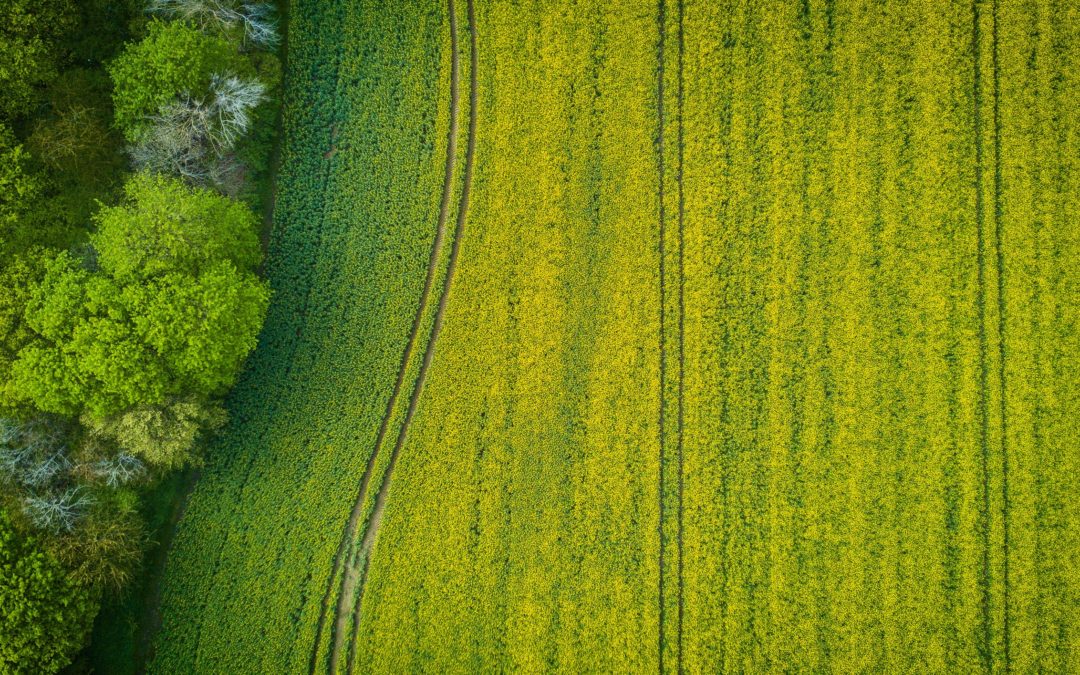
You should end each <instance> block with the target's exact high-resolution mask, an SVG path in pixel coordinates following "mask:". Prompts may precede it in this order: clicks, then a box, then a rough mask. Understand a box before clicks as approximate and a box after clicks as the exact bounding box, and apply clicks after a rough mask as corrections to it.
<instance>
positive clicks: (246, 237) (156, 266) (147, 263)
mask: <svg viewBox="0 0 1080 675" xmlns="http://www.w3.org/2000/svg"><path fill="white" fill-rule="evenodd" d="M124 194H125V200H124V201H123V202H122V203H121V204H119V205H117V206H112V207H105V208H103V209H101V211H99V212H98V215H97V216H96V217H95V219H94V220H95V222H96V224H97V227H98V230H97V233H96V234H94V235H93V236H92V237H91V242H92V244H93V246H94V248H95V250H96V251H97V256H98V257H97V259H98V264H99V265H100V266H101V269H102V270H104V271H105V272H106V273H107V274H109V275H110V276H111V277H113V278H114V279H117V280H119V281H129V280H133V279H145V278H149V277H152V276H155V275H158V274H162V273H166V272H184V273H186V274H198V273H199V272H200V271H202V270H205V269H207V268H209V267H212V266H214V265H216V264H218V263H220V262H222V261H229V262H231V263H232V264H233V265H234V266H235V267H236V268H237V269H239V270H244V271H250V270H253V269H254V268H255V267H256V266H257V265H258V264H259V262H260V261H261V260H262V249H261V248H260V245H259V238H258V233H257V226H258V225H257V220H256V217H255V214H254V213H252V211H251V209H250V208H248V207H247V206H245V205H244V204H242V203H240V202H236V201H233V200H231V199H228V198H226V197H223V196H221V195H219V194H217V193H215V192H212V191H210V190H206V189H199V188H190V187H188V186H186V185H184V183H182V182H180V181H178V180H175V179H170V178H165V177H163V176H154V175H150V174H138V175H136V176H135V177H134V178H132V179H131V180H130V181H129V182H128V183H127V185H126V186H125V188H124Z"/></svg>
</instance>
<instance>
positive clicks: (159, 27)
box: [109, 21, 244, 141]
mask: <svg viewBox="0 0 1080 675" xmlns="http://www.w3.org/2000/svg"><path fill="white" fill-rule="evenodd" d="M243 63H244V61H243V60H242V59H241V58H240V57H239V55H238V54H237V51H236V48H235V47H234V46H233V45H232V44H230V43H229V41H228V40H226V39H224V38H220V37H217V36H213V35H207V34H205V33H203V32H202V31H200V30H199V29H197V28H195V27H193V26H189V25H187V24H185V23H182V22H179V21H174V22H169V23H165V22H161V21H154V22H152V23H151V24H150V26H149V32H148V34H147V36H146V37H145V38H144V39H143V40H141V41H139V42H137V43H134V44H132V45H130V46H129V47H128V48H127V49H125V50H124V52H123V53H122V54H121V55H120V56H119V57H117V59H116V60H115V61H113V62H112V63H111V64H110V66H109V76H110V77H111V78H112V80H113V82H114V84H115V88H114V89H113V106H114V110H115V120H116V126H117V127H119V128H120V129H121V130H122V131H123V132H124V136H125V137H126V138H127V139H128V140H129V141H135V140H138V138H139V136H140V134H141V133H142V132H143V131H145V129H146V127H147V126H148V118H149V117H150V116H152V115H153V114H154V113H156V112H157V111H158V109H159V108H160V107H161V106H163V105H165V104H168V103H169V102H170V101H172V100H174V99H175V98H176V97H177V96H180V95H181V94H191V95H195V96H199V95H202V94H205V93H206V92H207V91H208V90H209V88H210V80H211V77H212V76H213V75H214V74H215V73H221V72H229V71H231V70H235V69H238V68H240V67H241V66H242V64H243Z"/></svg>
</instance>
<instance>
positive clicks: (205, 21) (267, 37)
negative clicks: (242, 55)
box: [146, 0, 280, 49]
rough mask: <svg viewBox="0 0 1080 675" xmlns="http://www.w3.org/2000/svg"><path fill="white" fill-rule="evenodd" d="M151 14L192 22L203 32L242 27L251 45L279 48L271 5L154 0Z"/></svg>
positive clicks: (149, 8) (230, 0)
mask: <svg viewBox="0 0 1080 675" xmlns="http://www.w3.org/2000/svg"><path fill="white" fill-rule="evenodd" d="M146 10H147V11H148V12H150V13H151V14H156V15H158V16H165V17H168V18H173V19H181V20H183V21H188V22H191V23H193V24H195V25H197V26H199V27H200V28H202V29H203V30H224V31H229V30H234V29H237V28H239V29H240V30H241V31H242V33H243V40H244V42H245V43H247V44H251V45H255V46H257V47H263V48H266V49H272V48H274V47H276V46H277V44H278V42H279V41H280V38H279V37H278V30H277V19H276V18H275V17H274V7H273V5H271V4H270V3H267V2H241V1H239V0H150V1H149V2H148V3H147V8H146Z"/></svg>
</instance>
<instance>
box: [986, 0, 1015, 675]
mask: <svg viewBox="0 0 1080 675" xmlns="http://www.w3.org/2000/svg"><path fill="white" fill-rule="evenodd" d="M992 11H993V23H992V24H991V25H992V26H993V31H992V35H991V43H992V49H993V52H992V54H991V63H992V64H993V71H994V73H993V88H994V98H993V114H992V116H993V127H994V252H995V258H996V259H995V263H996V264H997V310H998V325H997V329H998V336H997V337H998V354H997V356H998V386H999V387H1000V391H999V397H998V403H999V409H998V425H999V427H1000V428H999V432H1000V434H1001V448H1000V451H1001V492H1002V495H1001V497H1002V501H1001V508H1002V522H1001V528H1002V538H1003V540H1002V545H1003V548H1004V556H1003V560H1002V570H1001V571H1002V589H1003V597H1002V603H1003V605H1004V616H1003V618H1002V620H1003V624H1002V641H1003V646H1004V650H1005V654H1004V657H1005V672H1006V673H1008V672H1009V671H1010V670H1011V669H1012V645H1011V642H1012V636H1011V633H1012V630H1011V625H1010V617H1009V612H1010V609H1011V608H1010V602H1009V582H1010V580H1009V510H1010V508H1009V449H1008V442H1009V434H1008V430H1009V428H1008V425H1007V420H1006V411H1007V408H1008V401H1007V400H1006V398H1005V394H1006V381H1005V377H1006V372H1005V331H1006V325H1005V251H1004V248H1003V246H1002V236H1003V231H1002V228H1003V221H1004V212H1003V208H1002V204H1001V191H1002V176H1001V82H1000V72H1001V66H1000V64H999V62H998V60H999V51H1000V46H999V45H1000V43H999V41H998V0H993V5H992Z"/></svg>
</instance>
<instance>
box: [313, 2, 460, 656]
mask: <svg viewBox="0 0 1080 675" xmlns="http://www.w3.org/2000/svg"><path fill="white" fill-rule="evenodd" d="M466 4H467V8H468V10H467V11H468V20H469V131H468V133H469V136H468V141H467V145H466V148H465V172H464V175H463V178H462V188H461V200H460V202H459V203H458V213H457V223H456V225H455V227H454V239H453V242H452V243H451V245H450V259H449V261H448V262H447V266H446V279H445V281H444V282H443V287H442V292H441V294H440V295H439V305H438V307H437V308H436V310H435V318H434V321H433V323H432V326H431V335H430V337H429V338H428V341H427V347H426V349H425V350H424V360H423V361H422V362H421V363H420V371H419V372H418V373H417V376H416V382H415V384H414V385H413V390H412V394H411V396H410V397H409V407H408V409H407V410H406V412H405V419H404V420H403V421H402V423H401V429H400V430H399V432H398V436H397V441H396V442H395V443H394V450H393V452H392V453H391V454H390V461H389V464H387V467H386V473H385V474H383V480H382V484H381V485H380V486H379V492H378V493H377V494H376V496H375V505H374V508H373V509H372V511H371V518H370V520H369V521H368V525H367V527H366V528H365V530H364V537H363V539H362V541H361V543H360V549H359V551H358V553H357V555H356V557H355V558H354V561H353V565H352V566H350V569H349V570H348V572H347V576H349V577H351V578H352V580H353V583H354V584H358V586H357V588H356V592H355V599H354V600H353V603H354V604H353V610H352V625H353V632H352V639H351V640H350V642H349V655H348V656H349V658H348V662H347V664H346V668H347V672H349V673H352V670H353V662H354V660H355V655H356V643H357V640H358V636H359V628H360V615H361V610H362V607H363V602H364V588H365V582H366V581H367V570H368V564H369V563H370V561H371V555H372V551H373V549H374V547H375V539H376V537H377V536H378V534H379V526H380V525H381V524H382V518H383V512H384V511H385V510H386V499H387V495H388V494H389V492H390V483H391V480H392V478H393V473H394V467H395V466H396V465H397V460H398V457H399V456H400V454H401V449H402V447H404V445H405V439H406V437H407V436H408V433H409V425H410V424H411V423H412V420H413V417H414V416H415V414H416V408H417V406H418V404H419V402H420V395H421V394H422V393H423V390H424V382H425V380H426V379H427V374H428V371H429V370H430V369H431V362H432V361H433V360H434V357H435V344H436V342H438V339H439V333H440V332H441V331H442V326H443V320H444V318H445V316H446V308H447V306H448V305H449V302H450V287H451V286H452V285H453V281H454V272H455V271H456V270H457V261H458V255H459V254H460V252H461V240H462V236H463V235H464V233H465V220H466V217H467V215H468V211H469V193H470V191H471V188H472V174H473V167H474V165H475V156H476V118H477V114H476V105H477V100H478V93H477V74H476V71H477V67H478V61H479V57H478V54H477V49H476V14H475V9H474V7H473V0H467V3H466ZM449 11H450V17H451V22H450V23H451V29H450V30H451V33H452V35H453V37H452V45H453V47H452V48H453V49H454V60H455V62H456V61H457V58H458V57H457V32H456V26H457V20H456V14H455V8H454V0H449ZM454 72H455V73H457V72H458V70H457V68H455V69H454ZM454 91H455V94H456V93H457V91H458V87H457V86H456V85H455V86H454ZM457 100H458V97H457V96H456V95H455V97H454V101H455V107H456V106H457ZM353 595H354V593H352V592H350V593H344V592H343V593H342V594H341V596H340V597H341V598H342V599H344V598H347V597H351V596H353ZM346 610H347V607H346V605H345V604H344V602H339V603H338V616H337V620H336V623H337V625H338V627H339V628H340V629H342V630H339V631H338V632H337V633H336V636H340V637H335V641H334V648H333V652H331V662H332V665H333V664H336V657H338V656H339V655H340V648H341V647H340V645H341V642H342V640H343V639H344V634H343V629H344V627H345V624H346V621H347V619H348V618H349V613H348V612H347V611H346ZM333 672H335V671H334V669H333V668H331V673H333Z"/></svg>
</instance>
